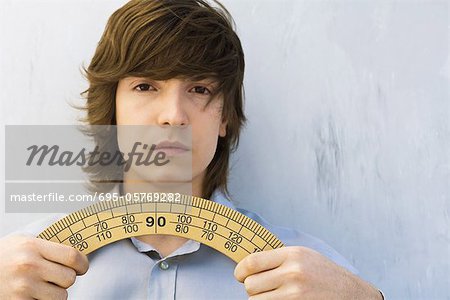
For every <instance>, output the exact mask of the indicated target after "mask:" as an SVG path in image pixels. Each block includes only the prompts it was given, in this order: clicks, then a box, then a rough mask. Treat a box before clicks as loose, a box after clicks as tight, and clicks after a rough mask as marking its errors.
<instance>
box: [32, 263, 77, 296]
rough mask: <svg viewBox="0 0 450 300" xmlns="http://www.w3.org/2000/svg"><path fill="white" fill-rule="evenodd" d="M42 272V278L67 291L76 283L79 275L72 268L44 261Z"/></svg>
mask: <svg viewBox="0 0 450 300" xmlns="http://www.w3.org/2000/svg"><path fill="white" fill-rule="evenodd" d="M39 270H40V274H39V275H40V277H41V278H42V279H43V280H45V281H48V282H52V283H54V284H56V285H57V286H59V287H61V288H64V289H67V288H69V287H70V286H72V285H73V284H74V283H75V280H76V277H77V274H76V271H75V270H74V269H72V268H69V267H65V266H63V265H60V264H58V263H54V262H51V261H48V260H46V261H44V263H43V264H42V268H39Z"/></svg>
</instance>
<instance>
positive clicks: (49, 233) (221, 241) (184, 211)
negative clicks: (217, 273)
mask: <svg viewBox="0 0 450 300" xmlns="http://www.w3.org/2000/svg"><path fill="white" fill-rule="evenodd" d="M149 234H167V235H175V236H180V237H184V238H188V239H192V240H196V241H198V242H201V243H203V244H206V245H208V246H210V247H212V248H214V249H216V250H217V251H219V252H221V253H223V254H224V255H226V256H228V257H229V258H231V259H232V260H233V261H235V262H239V261H241V260H242V259H243V258H244V257H245V256H247V255H249V254H251V253H254V252H258V251H265V250H271V249H276V248H280V247H283V246H284V245H283V243H282V242H281V241H280V240H279V239H278V238H277V237H276V236H275V235H274V234H272V233H271V232H269V231H268V230H267V229H266V228H264V227H263V226H262V225H260V224H259V223H257V222H256V221H254V220H252V219H251V218H249V217H247V216H245V215H243V214H241V213H240V212H238V211H236V210H233V209H231V208H229V207H227V206H225V205H222V204H219V203H216V202H213V201H211V200H206V199H203V198H199V197H194V196H190V195H184V194H180V193H145V194H144V193H142V194H141V195H140V196H139V197H137V198H136V197H134V199H130V198H128V199H127V198H126V197H124V196H122V197H118V198H116V199H112V200H109V201H101V202H98V203H95V204H93V205H90V206H88V207H86V208H83V209H81V210H78V211H76V212H74V213H71V214H69V215H67V216H66V217H64V218H62V219H61V220H59V221H57V222H55V223H53V224H52V225H50V226H49V227H48V228H47V229H45V230H44V231H43V232H41V233H40V234H39V235H38V237H39V238H42V239H45V240H49V241H53V242H57V243H62V244H65V245H69V246H72V247H75V248H77V249H78V250H80V251H81V252H83V253H84V254H89V253H91V252H93V251H95V250H97V249H99V248H101V247H103V246H105V245H108V244H110V243H113V242H115V241H118V240H121V239H125V238H130V237H135V236H141V235H149Z"/></svg>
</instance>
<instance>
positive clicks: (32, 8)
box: [0, 0, 450, 299]
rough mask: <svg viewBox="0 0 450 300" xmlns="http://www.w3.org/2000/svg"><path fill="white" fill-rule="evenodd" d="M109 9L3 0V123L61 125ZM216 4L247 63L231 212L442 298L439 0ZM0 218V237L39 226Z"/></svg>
mask: <svg viewBox="0 0 450 300" xmlns="http://www.w3.org/2000/svg"><path fill="white" fill-rule="evenodd" d="M46 3H47V4H46ZM48 3H50V4H48ZM121 3H124V1H98V2H97V1H96V2H92V1H64V2H63V1H56V0H54V1H31V0H30V1H5V0H3V1H2V2H1V5H2V8H1V10H0V36H1V37H2V39H0V65H1V68H0V81H1V82H2V88H1V89H0V97H1V104H0V105H1V106H0V109H1V111H2V114H1V120H0V121H1V124H2V125H3V124H71V123H74V121H73V120H74V119H75V117H76V113H75V112H73V111H71V110H70V109H69V106H68V104H67V103H66V102H65V101H66V100H67V101H69V100H74V99H75V100H76V99H79V96H78V93H79V92H80V91H82V90H83V89H84V88H85V87H86V85H85V82H84V81H83V80H82V78H81V76H80V75H79V71H78V67H79V66H80V63H81V62H82V61H84V62H86V63H87V62H88V61H89V58H90V57H91V56H92V54H93V50H94V49H95V45H96V43H97V41H98V39H99V37H100V35H101V32H102V30H103V27H104V24H105V21H106V18H107V17H108V16H109V15H110V14H111V13H112V11H113V10H114V9H116V8H117V7H118V6H119V5H120V4H121ZM223 3H224V4H225V5H226V6H227V7H228V8H229V10H230V11H231V13H232V14H233V15H234V17H235V21H236V23H237V28H238V33H239V34H240V37H241V40H242V43H243V46H244V50H245V54H246V63H247V69H246V78H245V83H246V113H247V116H248V118H249V122H248V124H247V127H246V129H245V131H244V132H243V135H242V139H241V144H240V148H239V150H238V151H237V153H236V154H235V155H234V156H233V169H232V172H231V192H232V194H233V195H234V200H235V202H238V203H239V204H240V206H243V207H247V208H250V209H252V210H255V211H257V212H259V213H261V214H262V215H263V216H264V217H265V218H267V219H268V220H269V221H272V222H273V223H276V224H280V225H284V226H290V227H295V228H297V229H299V230H303V231H306V232H309V233H311V234H313V235H316V236H318V237H320V238H322V239H323V240H325V241H327V242H328V243H329V244H331V245H332V246H333V247H335V248H336V249H337V250H338V251H339V252H341V253H342V254H343V255H344V256H346V257H347V258H348V259H349V260H350V261H351V262H352V263H353V264H354V265H355V266H356V267H357V268H358V269H359V270H360V272H361V275H362V276H363V277H364V278H365V279H367V280H369V281H371V282H373V283H374V284H375V285H377V286H379V287H380V288H382V289H383V290H384V291H385V292H386V294H387V295H388V298H390V299H450V290H449V286H450V269H449V268H450V99H449V80H450V76H449V73H450V66H449V64H450V63H449V41H450V40H449V38H450V36H449V3H448V2H447V1H405V0H403V1H378V0H377V1H375V0H373V1H341V0H335V1H328V2H324V1H312V0H310V1H300V0H298V1H295V0H291V1H275V0H272V1H263V0H224V1H223ZM0 138H1V143H3V139H4V132H3V131H1V135H0ZM0 146H2V147H1V148H0V151H1V152H0V153H1V156H0V160H1V164H2V165H1V167H2V168H4V165H3V156H4V153H3V144H1V145H0ZM0 176H2V177H0V179H3V178H4V174H3V173H2V174H1V175H0ZM3 188H4V187H3V185H1V187H0V193H1V195H3ZM0 216H1V222H0V225H1V233H2V234H4V233H6V232H9V231H10V230H11V229H12V228H14V227H15V226H20V225H21V224H24V223H27V222H28V221H29V220H31V219H34V218H36V217H38V216H35V215H23V216H20V217H19V216H18V215H5V214H4V213H2V214H1V215H0Z"/></svg>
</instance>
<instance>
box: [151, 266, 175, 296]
mask: <svg viewBox="0 0 450 300" xmlns="http://www.w3.org/2000/svg"><path fill="white" fill-rule="evenodd" d="M177 269H178V262H177V259H176V258H163V259H159V260H157V261H156V262H155V264H154V266H153V267H152V269H151V270H150V276H149V283H148V299H150V300H156V299H158V300H159V299H162V300H173V299H175V290H176V277H177Z"/></svg>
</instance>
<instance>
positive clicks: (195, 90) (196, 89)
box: [191, 86, 211, 95]
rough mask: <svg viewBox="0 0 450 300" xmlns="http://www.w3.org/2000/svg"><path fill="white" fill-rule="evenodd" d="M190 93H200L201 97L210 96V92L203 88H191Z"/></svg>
mask: <svg viewBox="0 0 450 300" xmlns="http://www.w3.org/2000/svg"><path fill="white" fill-rule="evenodd" d="M191 91H194V93H200V94H203V95H210V94H211V91H210V90H208V88H206V87H204V86H195V87H193V88H192V90H191Z"/></svg>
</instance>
